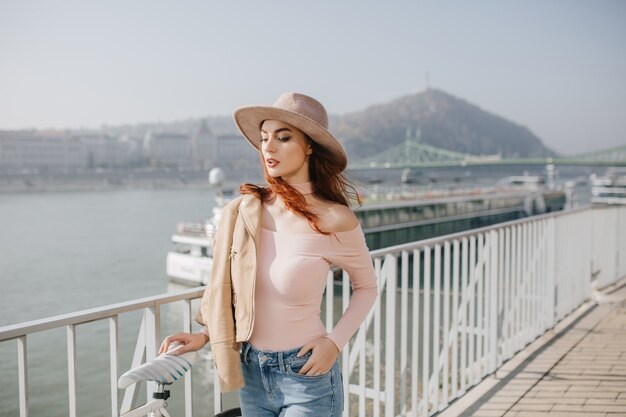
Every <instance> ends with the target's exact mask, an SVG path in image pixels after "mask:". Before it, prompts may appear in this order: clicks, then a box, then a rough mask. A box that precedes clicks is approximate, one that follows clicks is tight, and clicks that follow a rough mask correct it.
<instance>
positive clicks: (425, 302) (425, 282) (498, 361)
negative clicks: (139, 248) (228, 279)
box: [0, 207, 626, 417]
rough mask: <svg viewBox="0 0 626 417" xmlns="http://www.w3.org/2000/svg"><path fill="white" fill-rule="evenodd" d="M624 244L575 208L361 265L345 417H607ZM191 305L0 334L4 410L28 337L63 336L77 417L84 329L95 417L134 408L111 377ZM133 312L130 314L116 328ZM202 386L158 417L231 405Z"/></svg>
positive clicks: (91, 315) (169, 300) (327, 312)
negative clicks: (94, 345)
mask: <svg viewBox="0 0 626 417" xmlns="http://www.w3.org/2000/svg"><path fill="white" fill-rule="evenodd" d="M624 230H626V207H598V208H591V207H586V208H580V209H576V210H570V211H565V212H556V213H548V214H544V215H541V216H534V217H529V218H525V219H519V220H515V221H510V222H506V223H501V224H497V225H492V226H489V227H485V228H480V229H474V230H470V231H466V232H462V233H457V234H453V235H447V236H442V237H437V238H432V239H428V240H422V241H418V242H412V243H407V244H402V245H398V246H392V247H386V248H381V249H377V250H375V251H372V252H371V256H372V261H373V264H374V267H375V270H376V274H377V277H378V285H379V297H378V299H377V301H376V304H375V306H374V308H373V310H372V311H371V312H370V314H369V315H368V317H367V319H366V320H365V322H364V323H363V324H362V325H361V327H360V329H359V330H358V331H357V333H356V334H355V336H354V337H353V338H352V341H351V342H350V343H349V344H348V345H347V346H346V347H345V348H344V350H343V352H342V354H341V366H342V372H343V375H344V379H343V381H344V393H345V395H346V403H345V409H344V416H346V417H347V416H373V417H378V416H385V417H394V416H425V417H426V416H433V415H441V416H448V415H484V416H487V415H489V416H493V415H507V416H509V415H510V416H520V417H521V416H526V415H544V414H545V413H554V414H551V415H564V414H556V413H568V416H570V415H574V416H576V415H580V416H583V415H584V416H589V415H591V416H594V415H602V416H604V415H607V416H608V415H611V414H608V413H611V412H615V413H618V412H620V411H616V410H620V407H623V403H624V402H625V400H626V398H625V395H626V394H625V391H626V388H625V386H626V381H625V379H626V378H624V376H625V374H626V371H625V369H624V366H623V365H621V364H622V363H624V362H625V361H626V356H625V353H624V349H625V345H624V336H623V334H624V333H625V332H624V327H625V325H624V320H625V318H626V312H625V310H626V308H625V307H624V302H623V300H624V298H623V294H624V291H626V290H625V289H624V288H623V287H622V284H623V282H624V281H620V280H621V279H622V278H623V277H626V233H624V232H623V231H624ZM620 232H621V233H620ZM336 274H337V271H330V272H329V275H328V278H327V287H326V295H325V301H324V304H323V306H322V316H323V317H322V318H323V320H324V322H325V323H326V326H327V329H328V330H330V329H332V327H333V323H334V322H335V321H336V319H337V318H338V317H339V316H340V315H341V312H342V311H343V309H345V308H346V306H347V304H348V301H349V297H350V281H349V277H348V274H347V273H346V272H345V271H343V273H342V280H341V282H339V283H337V282H336V280H335V279H334V278H335V276H336ZM201 294H202V288H196V289H190V290H187V291H184V292H180V293H176V294H165V295H161V296H155V297H149V298H145V299H141V300H134V301H129V302H126V303H123V304H117V305H111V306H105V307H100V308H95V309H91V310H87V311H81V312H76V313H72V314H67V315H63V316H56V317H51V318H47V319H43V320H37V321H33V322H28V323H20V324H16V325H11V326H6V327H3V328H0V343H13V344H15V346H16V348H17V355H16V358H17V361H16V362H17V363H16V366H15V367H16V372H15V375H16V381H14V382H13V381H7V382H8V384H9V385H11V386H16V387H17V388H16V391H17V393H18V394H19V395H17V396H16V399H15V403H14V404H6V405H5V404H3V408H5V407H7V410H6V411H7V412H8V413H9V414H11V413H12V414H11V415H18V410H19V415H20V416H21V417H26V416H28V414H29V404H30V402H31V393H30V391H29V383H28V382H29V378H31V377H32V376H33V375H35V377H36V375H37V369H36V368H32V367H29V346H32V345H30V344H32V343H36V342H35V341H36V340H37V337H36V336H35V337H34V336H33V335H34V334H35V333H40V332H48V331H58V330H61V331H62V330H64V331H65V335H66V338H65V340H66V346H65V355H66V358H67V369H66V370H65V371H64V373H63V375H59V380H61V381H62V384H61V385H63V386H62V387H60V388H59V385H55V386H54V387H52V388H51V389H55V390H56V391H55V392H57V393H58V395H61V396H64V397H65V403H66V404H67V407H68V409H67V412H65V413H64V415H69V416H70V417H75V416H84V415H86V414H85V410H86V409H87V408H88V405H86V404H84V403H81V398H80V389H79V388H80V387H81V385H82V384H86V383H88V382H89V381H87V379H88V378H92V377H94V375H92V374H94V372H89V373H87V372H84V373H81V369H80V363H81V362H80V361H79V360H78V356H79V353H80V351H81V348H82V346H81V343H77V332H78V331H79V330H78V329H81V328H82V327H83V326H89V325H91V324H90V323H100V324H102V325H103V326H106V327H105V328H106V330H105V331H104V332H100V333H101V338H102V340H99V341H97V342H99V343H100V344H101V345H102V348H101V349H102V350H101V354H100V360H101V362H104V364H103V366H102V367H101V368H98V369H99V371H98V372H99V373H100V375H99V376H100V377H101V378H104V380H105V381H107V382H105V383H104V384H100V385H98V387H99V389H100V390H101V395H102V396H103V397H106V398H108V400H107V401H108V404H109V410H106V413H100V415H104V414H106V415H111V416H113V417H116V416H118V415H119V411H120V408H121V409H122V410H128V409H129V408H130V407H132V406H133V404H137V403H141V401H142V399H144V398H146V397H145V396H144V395H145V394H140V393H141V392H142V391H143V389H134V387H131V388H129V389H127V390H125V391H122V390H118V388H117V378H118V377H119V375H120V374H121V373H120V370H126V369H129V368H131V367H135V366H137V365H139V364H140V363H142V361H144V360H145V359H146V358H147V359H150V358H153V357H154V356H155V355H156V352H157V350H158V346H159V344H160V341H161V339H162V334H161V324H162V319H163V317H165V316H166V315H169V316H172V315H174V316H176V322H177V323H179V324H178V325H177V330H178V331H196V330H197V326H196V325H195V324H194V323H193V321H192V317H193V314H194V312H195V310H196V309H197V303H198V298H199V297H200V296H201ZM620 297H622V298H620ZM132 314H134V315H135V316H137V315H138V314H139V315H141V316H140V317H139V320H138V321H132V320H127V319H126V317H127V316H128V315H132ZM128 332H130V333H131V334H132V335H133V336H134V337H133V339H134V340H136V343H133V346H134V350H132V349H131V352H125V351H123V347H122V346H123V345H124V343H121V340H122V339H123V338H122V337H121V334H126V333H128ZM207 351H208V349H207ZM102 357H104V358H106V360H104V359H102ZM50 359H51V360H54V359H55V358H50ZM206 362H210V360H209V361H206ZM196 368H199V367H198V366H196ZM196 368H194V371H197V369H196ZM206 368H209V367H206ZM122 372H123V371H122ZM203 372H204V374H203V376H204V375H206V374H207V373H208V374H211V373H212V375H211V376H212V377H213V381H214V382H213V383H212V385H211V386H210V388H207V387H205V386H198V384H199V383H203V382H204V381H202V380H201V379H202V378H200V377H199V375H198V373H197V372H196V374H195V376H194V377H193V378H192V375H190V374H187V375H186V377H185V380H184V381H179V382H177V383H176V384H175V385H176V386H178V387H179V388H178V389H179V390H180V392H177V393H176V397H178V398H179V399H180V404H179V405H176V404H174V403H173V404H172V410H170V413H171V415H173V416H174V415H180V416H182V415H184V416H185V417H193V416H196V417H198V416H212V415H214V414H216V413H218V412H219V411H221V410H222V409H224V408H228V407H230V406H231V404H230V401H231V399H229V398H226V399H223V398H221V397H220V395H219V394H218V392H219V390H218V386H217V382H216V376H215V373H214V372H212V371H211V370H210V369H205V370H203ZM65 381H67V384H65ZM107 384H108V386H107ZM148 386H149V388H150V384H148ZM194 388H195V389H194ZM199 388H202V391H199ZM148 392H151V390H150V389H148ZM577 392H578V393H580V394H575V393H577ZM546 398H549V399H551V401H552V402H548V401H547V400H546V402H543V399H546ZM565 398H572V401H570V402H567V401H565V400H564V399H565ZM605 400H606V401H607V402H603V401H605ZM609 400H611V401H613V402H614V404H609V403H608V401H609ZM198 402H200V403H198ZM11 407H13V408H11ZM573 408H575V409H573ZM593 410H604V411H593ZM13 411H14V412H13ZM99 411H104V410H99ZM454 413H456V414H454ZM479 413H481V414H479ZM499 413H500V414H499ZM530 413H535V414H530ZM536 413H544V414H536ZM574 413H578V414H574ZM594 413H598V414H594ZM614 415H619V414H614Z"/></svg>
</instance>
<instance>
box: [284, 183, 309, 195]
mask: <svg viewBox="0 0 626 417" xmlns="http://www.w3.org/2000/svg"><path fill="white" fill-rule="evenodd" d="M289 185H291V186H292V187H293V188H295V189H296V190H298V191H299V192H300V194H313V193H314V192H315V191H314V190H313V182H312V181H309V182H303V183H300V184H289Z"/></svg>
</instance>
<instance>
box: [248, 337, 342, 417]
mask: <svg viewBox="0 0 626 417" xmlns="http://www.w3.org/2000/svg"><path fill="white" fill-rule="evenodd" d="M299 351H300V348H297V349H292V350H286V351H283V352H264V351H260V350H258V349H256V348H255V347H254V346H252V345H251V344H250V343H248V342H244V343H243V344H242V347H241V370H242V371H243V379H244V381H245V384H246V385H245V386H244V387H243V388H242V389H241V391H240V392H239V401H240V403H241V411H242V413H243V415H244V417H278V416H279V417H309V416H315V417H319V416H324V417H339V416H341V413H342V411H343V386H342V377H341V371H340V369H339V361H337V362H335V364H334V365H333V367H332V368H331V370H330V372H328V373H326V374H324V375H317V376H307V375H300V374H298V371H299V370H300V369H301V368H302V366H303V365H304V364H305V362H306V361H307V360H308V359H309V357H310V356H311V351H309V352H307V353H306V354H305V355H303V356H302V357H300V358H298V357H296V355H297V354H298V352H299Z"/></svg>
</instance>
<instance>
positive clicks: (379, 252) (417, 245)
mask: <svg viewBox="0 0 626 417" xmlns="http://www.w3.org/2000/svg"><path fill="white" fill-rule="evenodd" d="M590 208H591V206H583V207H576V208H574V209H571V210H567V211H564V210H561V211H554V212H551V213H545V214H539V215H536V216H530V217H523V218H521V219H516V220H511V221H508V222H502V223H496V224H492V225H490V226H485V227H481V228H477V229H471V230H466V231H463V232H458V233H452V234H449V235H443V236H437V237H432V238H429V239H424V240H419V241H417V242H410V243H403V244H400V245H395V246H389V247H386V248H381V249H376V250H373V251H371V252H370V255H371V256H385V255H388V254H393V253H398V252H402V251H405V250H414V249H423V248H424V247H426V246H434V245H437V244H443V242H445V241H452V240H454V239H462V238H464V237H469V236H474V235H477V234H480V233H487V232H490V231H492V230H498V229H500V228H504V227H511V226H514V225H518V224H524V223H528V222H534V221H538V220H543V219H548V218H555V217H559V216H565V215H569V214H573V213H577V212H580V211H584V210H589V209H590Z"/></svg>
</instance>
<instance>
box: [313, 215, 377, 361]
mask: <svg viewBox="0 0 626 417" xmlns="http://www.w3.org/2000/svg"><path fill="white" fill-rule="evenodd" d="M337 235H338V237H339V242H337V240H336V239H334V238H333V243H332V245H331V251H330V252H329V253H328V254H327V255H326V256H325V258H326V259H327V260H328V261H329V262H331V263H332V264H334V265H336V266H338V267H340V268H342V269H343V270H344V271H346V272H347V273H348V275H349V277H350V283H351V285H352V296H351V297H350V303H349V304H348V308H347V309H346V311H345V312H344V314H343V316H342V317H341V319H340V320H339V321H338V322H337V324H336V326H335V327H334V329H333V330H332V332H331V333H330V334H329V335H328V338H330V339H331V340H332V341H333V342H334V343H335V344H336V345H337V347H338V348H339V350H341V349H343V347H344V346H345V345H346V343H348V341H349V340H350V338H351V337H352V335H353V334H354V332H356V330H357V329H358V328H359V326H360V325H361V323H362V322H363V320H365V317H366V316H367V314H368V313H369V311H370V310H371V309H372V306H373V305H374V303H375V302H376V297H377V295H378V284H377V282H376V273H375V272H374V267H373V266H372V258H371V257H370V254H369V249H368V248H367V244H366V243H365V236H364V234H363V230H362V229H361V226H357V227H356V228H355V229H353V230H350V231H348V232H341V233H338V234H337Z"/></svg>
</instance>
